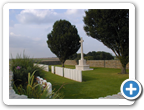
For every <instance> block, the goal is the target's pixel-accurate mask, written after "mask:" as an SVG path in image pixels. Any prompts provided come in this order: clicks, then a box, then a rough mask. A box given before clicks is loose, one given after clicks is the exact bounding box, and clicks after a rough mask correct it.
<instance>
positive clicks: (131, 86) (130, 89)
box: [126, 84, 137, 95]
mask: <svg viewBox="0 0 144 110" xmlns="http://www.w3.org/2000/svg"><path fill="white" fill-rule="evenodd" d="M136 90H137V88H133V85H132V84H130V88H126V91H130V95H132V94H133V91H136Z"/></svg>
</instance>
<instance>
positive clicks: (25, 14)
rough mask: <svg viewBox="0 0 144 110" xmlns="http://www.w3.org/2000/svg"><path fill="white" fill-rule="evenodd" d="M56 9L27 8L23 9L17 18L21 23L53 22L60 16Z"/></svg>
mask: <svg viewBox="0 0 144 110" xmlns="http://www.w3.org/2000/svg"><path fill="white" fill-rule="evenodd" d="M57 15H58V14H57V13H56V12H54V10H38V9H26V10H23V11H21V13H20V14H18V15H17V19H18V20H19V22H21V23H25V24H27V23H36V24H41V23H51V22H54V21H55V20H56V19H57V18H58V16H57Z"/></svg>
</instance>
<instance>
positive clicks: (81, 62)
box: [75, 59, 93, 71]
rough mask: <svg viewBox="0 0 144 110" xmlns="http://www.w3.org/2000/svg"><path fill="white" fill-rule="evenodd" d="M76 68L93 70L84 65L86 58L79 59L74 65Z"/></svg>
mask: <svg viewBox="0 0 144 110" xmlns="http://www.w3.org/2000/svg"><path fill="white" fill-rule="evenodd" d="M75 67H76V70H82V71H87V70H93V69H91V68H89V65H86V60H84V59H83V60H79V65H76V66H75Z"/></svg>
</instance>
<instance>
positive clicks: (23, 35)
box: [9, 9, 114, 58]
mask: <svg viewBox="0 0 144 110" xmlns="http://www.w3.org/2000/svg"><path fill="white" fill-rule="evenodd" d="M85 10H86V9H45V10H44V9H41V10H38V9H21V10H20V9H10V10H9V49H10V50H9V56H10V58H11V54H12V56H13V58H15V57H16V55H17V54H22V53H23V51H24V50H25V54H26V55H28V56H30V57H32V58H47V57H56V55H55V54H53V53H52V52H51V51H50V49H49V48H48V46H47V43H46V41H47V34H48V33H50V32H51V30H52V26H53V24H54V22H55V21H57V20H60V19H65V20H68V21H69V22H71V24H72V25H75V26H76V28H77V30H78V34H79V36H80V37H83V40H84V43H83V47H84V53H88V52H90V51H105V52H109V53H111V54H112V55H114V53H113V52H112V51H111V50H110V49H109V48H107V47H106V46H104V45H103V44H102V43H101V42H99V41H97V40H96V39H93V38H91V37H88V36H87V35H86V33H85V31H84V29H83V26H84V23H83V16H85ZM77 53H80V49H79V50H78V52H77Z"/></svg>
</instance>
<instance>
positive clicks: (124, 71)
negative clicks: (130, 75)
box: [121, 65, 126, 74]
mask: <svg viewBox="0 0 144 110" xmlns="http://www.w3.org/2000/svg"><path fill="white" fill-rule="evenodd" d="M121 74H126V65H125V66H124V67H123V66H122V69H121Z"/></svg>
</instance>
